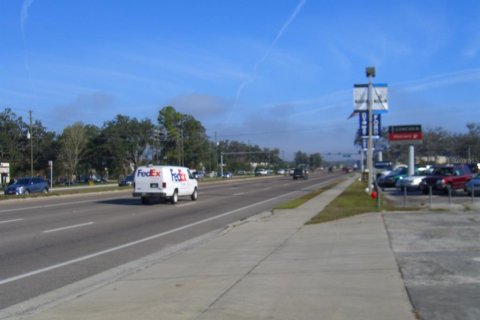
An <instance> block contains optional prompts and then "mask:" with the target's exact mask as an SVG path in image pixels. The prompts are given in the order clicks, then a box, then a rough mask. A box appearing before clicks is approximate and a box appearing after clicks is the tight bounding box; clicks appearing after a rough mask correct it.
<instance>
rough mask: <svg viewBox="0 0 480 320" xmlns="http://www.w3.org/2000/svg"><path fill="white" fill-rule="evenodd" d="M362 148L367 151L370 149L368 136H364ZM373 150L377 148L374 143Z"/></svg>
mask: <svg viewBox="0 0 480 320" xmlns="http://www.w3.org/2000/svg"><path fill="white" fill-rule="evenodd" d="M362 150H363V151H367V150H368V138H362ZM372 150H375V147H374V146H373V144H372Z"/></svg>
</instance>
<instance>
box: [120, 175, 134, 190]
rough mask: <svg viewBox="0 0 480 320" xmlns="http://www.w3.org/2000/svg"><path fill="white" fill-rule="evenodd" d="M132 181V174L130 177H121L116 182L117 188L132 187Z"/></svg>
mask: <svg viewBox="0 0 480 320" xmlns="http://www.w3.org/2000/svg"><path fill="white" fill-rule="evenodd" d="M133 181H134V177H133V174H131V175H128V176H125V177H123V178H122V179H121V180H120V181H119V182H118V186H119V187H125V186H128V187H130V186H132V185H133Z"/></svg>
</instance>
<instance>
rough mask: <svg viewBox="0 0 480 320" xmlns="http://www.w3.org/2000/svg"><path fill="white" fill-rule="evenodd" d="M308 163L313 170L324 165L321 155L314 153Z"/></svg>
mask: <svg viewBox="0 0 480 320" xmlns="http://www.w3.org/2000/svg"><path fill="white" fill-rule="evenodd" d="M308 163H309V165H310V167H311V168H312V169H315V168H318V167H320V166H321V165H322V156H321V155H320V153H313V154H311V155H310V156H309V161H308Z"/></svg>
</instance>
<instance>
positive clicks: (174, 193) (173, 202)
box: [171, 190, 178, 204]
mask: <svg viewBox="0 0 480 320" xmlns="http://www.w3.org/2000/svg"><path fill="white" fill-rule="evenodd" d="M171 201H172V204H176V203H177V202H178V191H177V190H175V191H174V192H173V196H172V199H171Z"/></svg>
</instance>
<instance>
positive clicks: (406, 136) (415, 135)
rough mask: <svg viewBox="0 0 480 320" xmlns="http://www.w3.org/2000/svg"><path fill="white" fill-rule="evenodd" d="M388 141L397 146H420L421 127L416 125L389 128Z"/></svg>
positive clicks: (421, 137)
mask: <svg viewBox="0 0 480 320" xmlns="http://www.w3.org/2000/svg"><path fill="white" fill-rule="evenodd" d="M388 140H390V142H391V143H397V144H421V143H422V140H423V135H422V126H421V125H418V124H413V125H404V126H389V127H388Z"/></svg>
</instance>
